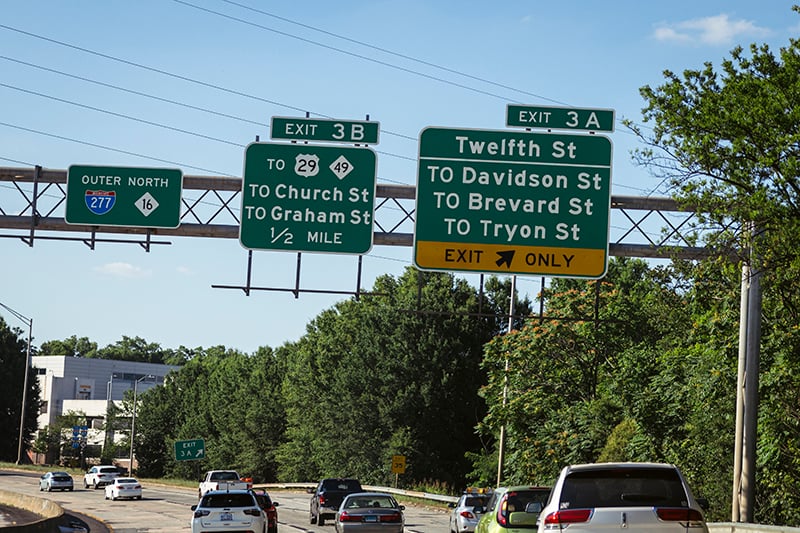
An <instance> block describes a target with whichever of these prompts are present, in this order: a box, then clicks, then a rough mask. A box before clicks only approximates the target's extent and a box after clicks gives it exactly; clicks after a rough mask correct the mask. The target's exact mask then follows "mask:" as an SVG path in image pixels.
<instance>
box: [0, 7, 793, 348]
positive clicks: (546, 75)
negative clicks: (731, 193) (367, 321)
mask: <svg viewBox="0 0 800 533" xmlns="http://www.w3.org/2000/svg"><path fill="white" fill-rule="evenodd" d="M792 4H793V0H792V1H783V0H774V1H773V0H768V1H766V2H758V3H757V2H752V1H744V0H737V1H702V2H698V1H692V2H689V1H681V0H679V1H675V2H670V3H665V2H642V1H640V0H635V1H634V0H630V1H628V0H624V1H614V2H589V1H570V2H553V1H546V2H545V1H521V0H520V1H504V2H492V3H489V2H477V1H459V2H452V1H442V2H422V1H394V0H385V1H342V2H327V1H307V2H257V1H256V0H237V1H236V2H229V1H225V0H185V1H184V0H180V1H178V0H142V1H137V2H99V1H70V2H66V1H54V0H49V1H41V2H5V3H4V4H3V7H2V17H0V73H2V75H0V123H2V124H0V166H8V167H30V166H32V165H36V164H38V165H41V166H43V167H45V168H50V169H66V168H67V167H68V166H69V165H71V164H88V165H107V166H133V167H148V166H156V167H164V166H167V167H171V168H181V169H182V170H183V172H184V174H186V175H231V176H241V173H242V167H243V157H244V146H246V145H247V144H248V143H250V142H252V141H253V140H254V139H255V136H256V135H260V136H261V139H262V140H268V139H269V130H268V125H269V120H270V117H272V116H302V115H303V113H304V112H305V111H308V112H310V113H311V114H312V116H315V115H324V116H329V117H336V118H340V119H353V120H360V119H364V118H365V117H366V116H367V115H369V117H370V119H372V120H377V121H379V122H380V124H381V128H382V130H383V133H381V139H380V144H379V145H377V146H375V147H374V148H375V150H376V151H377V152H378V172H377V176H378V179H377V181H378V183H392V184H407V185H413V184H414V183H415V182H416V161H415V159H416V155H417V142H416V141H415V139H416V138H417V137H418V135H419V132H420V131H421V130H422V129H423V128H425V127H427V126H447V127H463V128H475V129H502V128H503V127H505V110H506V105H507V104H509V103H525V104H531V105H551V106H552V105H555V106H577V107H588V108H601V109H606V108H610V109H614V110H615V111H616V117H617V120H618V124H617V129H616V131H615V132H614V133H613V134H611V138H612V140H613V144H614V165H613V170H612V175H613V181H612V183H613V185H612V193H613V194H617V195H632V196H643V195H653V194H655V195H661V194H663V191H661V190H660V189H659V185H660V184H659V181H658V180H657V179H656V178H653V177H651V176H650V175H649V174H648V173H647V171H646V169H642V168H638V167H636V166H634V165H633V164H632V163H631V158H630V151H631V149H633V148H635V147H636V142H635V139H634V138H633V136H632V135H631V134H630V133H628V132H627V131H626V130H625V129H624V128H623V127H622V126H621V125H619V121H620V120H622V119H626V118H627V119H631V120H633V121H635V122H639V121H640V117H641V114H640V111H641V108H642V107H644V102H643V100H642V99H641V97H640V96H639V92H638V91H639V88H640V87H642V86H644V85H653V86H655V85H658V84H660V83H661V82H662V81H663V74H662V72H663V71H664V70H665V69H669V70H672V71H675V72H682V71H683V70H685V69H696V68H701V67H702V66H703V63H704V62H707V61H710V62H712V63H713V64H714V65H715V66H718V65H719V64H720V62H721V61H722V60H723V59H725V58H727V57H729V52H730V50H731V49H732V48H733V47H734V46H736V45H742V46H745V47H747V46H749V44H750V43H767V44H769V45H770V47H771V48H772V49H773V50H774V51H776V52H777V50H778V48H779V47H781V46H785V45H787V44H788V42H789V39H790V38H792V37H797V36H798V34H799V33H800V18H799V17H798V15H797V14H795V13H794V12H793V11H792V10H791V6H792ZM81 49H82V50H81ZM108 56H110V57H113V58H116V60H114V59H111V58H109V57H108ZM143 67H145V68H143ZM46 69H50V70H46ZM54 70H55V71H58V72H60V73H61V74H59V73H56V72H53V71H54ZM158 71H160V72H158ZM168 74H171V75H168ZM79 78H84V79H79ZM189 79H191V80H196V81H200V82H202V83H203V84H205V85H203V84H199V83H196V82H190V81H188V80H189ZM88 80H93V81H94V82H95V83H92V82H91V81H88ZM97 82H101V83H104V84H108V85H114V86H118V87H122V88H125V89H128V90H129V91H136V92H138V93H143V94H147V95H152V96H157V97H158V98H161V99H162V100H156V99H153V98H148V97H146V96H142V95H141V94H139V95H137V94H133V93H131V92H125V91H121V90H118V89H112V88H109V87H107V86H103V85H100V84H98V83H97ZM210 85H213V86H216V87H218V88H212V87H210ZM219 88H222V89H224V90H221V89H219ZM34 93H40V94H34ZM237 93H238V94H237ZM164 100H172V101H174V102H181V103H183V104H186V105H188V106H194V107H195V108H202V109H205V110H210V111H213V112H214V113H216V114H212V113H209V112H205V111H200V110H197V109H191V108H188V107H186V106H178V105H175V104H173V103H169V102H165V101H164ZM75 104H80V105H82V106H84V107H79V106H77V105H75ZM86 106H90V107H93V108H96V109H102V110H105V111H106V112H101V111H98V110H91V109H87V107H86ZM111 113H115V114H116V115H113V114H111ZM220 114H225V115H229V117H231V118H228V117H223V116H220ZM119 115H125V116H127V117H131V118H133V119H136V120H132V119H131V118H124V117H122V116H119ZM145 122H149V123H150V124H147V123H145ZM176 130H183V131H182V132H179V131H176ZM187 132H191V133H187ZM387 132H390V133H387ZM208 137H213V139H209V138H208ZM100 146H102V147H106V148H111V149H110V150H109V149H104V148H101V147H100ZM165 161H168V162H170V163H169V164H168V163H165ZM18 195H19V193H18V192H17V191H16V190H15V189H13V186H11V184H8V183H2V184H0V209H3V210H5V211H6V212H7V213H8V214H17V213H16V212H14V211H13V210H14V209H15V208H16V209H19V208H20V207H19V206H18V205H17V204H18V200H17V197H18ZM196 195H197V193H196V192H192V193H189V192H185V193H184V197H185V198H187V197H188V198H190V199H191V198H193V197H196ZM237 207H238V203H237ZM55 216H63V211H60V212H59V211H57V212H56V215H55ZM615 229H616V230H618V227H617V225H615V223H614V220H613V219H612V235H613V232H614V231H615ZM406 231H410V230H406ZM8 234H9V232H7V231H4V230H0V235H8ZM170 240H171V242H172V245H170V246H157V247H154V248H153V249H152V250H151V251H150V252H149V253H146V252H145V251H144V250H143V249H142V248H140V247H139V246H136V245H131V244H100V245H98V246H97V247H96V249H95V250H94V251H92V250H90V249H89V248H88V247H87V246H85V245H83V244H80V243H76V242H57V241H52V240H38V241H36V242H35V245H34V246H33V247H28V246H27V245H25V244H23V243H22V242H21V241H20V240H19V239H13V238H2V239H0V257H2V261H0V265H2V267H1V270H0V272H1V273H2V275H0V303H3V304H5V305H7V306H9V307H11V308H13V309H15V310H16V311H18V312H19V313H21V314H23V315H25V316H27V317H31V318H33V320H34V328H33V329H34V331H33V333H34V344H35V345H39V344H41V343H42V342H44V341H47V340H53V339H64V338H66V337H69V336H71V335H78V336H80V337H88V338H89V339H91V340H93V341H95V342H97V343H98V344H99V345H100V346H106V345H108V344H111V343H114V342H116V341H117V340H119V339H121V338H122V336H123V335H127V336H130V337H134V336H139V337H142V338H144V339H146V340H147V341H149V342H156V343H159V344H160V345H161V346H162V347H165V348H177V347H178V346H179V345H184V346H187V347H197V346H204V347H208V346H214V345H219V344H222V345H225V346H228V347H230V348H237V349H240V350H243V351H245V352H252V351H254V350H256V349H257V348H258V347H259V346H272V347H277V346H279V345H281V344H283V343H284V342H287V341H294V340H296V339H298V338H299V337H300V336H302V334H303V333H304V332H305V328H306V324H307V323H308V322H309V320H311V319H313V317H314V316H316V315H317V314H318V313H319V312H321V311H322V310H324V309H326V308H328V307H330V306H331V305H333V304H334V303H335V302H336V301H337V300H338V299H340V298H342V297H341V296H332V295H315V294H304V295H301V296H300V298H298V299H295V298H294V297H293V296H292V295H291V294H287V293H283V292H269V291H260V292H255V293H253V294H252V295H251V296H249V297H247V296H245V295H244V294H243V293H242V292H241V291H237V290H223V289H215V288H212V285H241V284H243V283H244V281H245V273H246V260H247V252H246V251H245V250H244V249H243V248H242V247H241V245H240V244H239V243H238V241H236V240H232V239H231V240H222V239H200V238H172V239H170ZM254 255H255V263H254V278H253V284H254V285H257V286H267V287H293V286H294V282H295V279H294V272H295V266H296V255H295V254H294V253H281V252H270V251H259V252H256V253H255V254H254ZM411 263H412V249H411V248H408V247H387V246H375V247H373V249H372V251H371V252H370V253H369V254H368V255H366V256H365V257H364V263H363V268H364V273H363V281H362V285H363V286H365V287H367V288H368V287H370V286H371V284H372V280H374V279H375V277H377V276H379V275H382V274H393V275H399V274H400V273H401V272H402V271H403V269H404V268H405V267H406V266H408V265H410V264H411ZM356 273H357V262H356V259H355V258H354V257H351V256H337V255H331V254H303V266H302V285H303V286H304V287H307V288H314V289H329V290H351V289H353V288H354V287H355V284H356ZM463 277H466V278H468V279H470V280H471V281H474V280H475V279H476V277H475V276H474V275H463ZM518 288H519V289H520V290H521V291H522V292H523V293H526V294H529V295H531V297H533V296H534V295H535V293H536V292H537V290H538V289H539V278H520V279H519V281H518ZM2 316H3V317H4V318H5V319H6V321H7V322H9V324H11V325H13V326H17V327H23V326H24V324H22V323H21V322H20V321H19V320H17V319H16V318H14V317H13V316H10V315H9V314H8V313H7V312H5V311H3V312H2Z"/></svg>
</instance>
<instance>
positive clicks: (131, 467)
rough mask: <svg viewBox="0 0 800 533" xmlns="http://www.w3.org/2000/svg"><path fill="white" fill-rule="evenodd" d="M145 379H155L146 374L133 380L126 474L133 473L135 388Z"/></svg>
mask: <svg viewBox="0 0 800 533" xmlns="http://www.w3.org/2000/svg"><path fill="white" fill-rule="evenodd" d="M145 379H155V376H154V375H152V374H148V375H146V376H142V377H140V378H139V379H137V380H136V381H134V382H133V414H132V416H131V454H130V457H129V458H128V474H130V475H133V442H134V440H135V439H136V389H137V387H138V385H139V382H140V381H144V380H145Z"/></svg>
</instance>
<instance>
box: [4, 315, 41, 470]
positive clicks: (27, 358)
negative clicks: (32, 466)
mask: <svg viewBox="0 0 800 533" xmlns="http://www.w3.org/2000/svg"><path fill="white" fill-rule="evenodd" d="M0 307H2V308H3V309H5V310H6V311H8V312H9V313H11V314H12V315H14V316H15V317H17V318H18V319H19V320H21V321H22V322H25V323H26V324H27V325H28V349H27V352H26V354H25V378H24V379H23V380H22V406H21V408H20V411H19V441H18V443H19V445H18V447H17V464H18V465H19V464H22V447H23V446H22V444H23V437H24V436H25V405H27V403H28V374H29V372H30V367H31V342H32V341H33V319H32V318H28V317H26V316H24V315H22V314H20V313H18V312H16V311H14V310H13V309H11V308H10V307H8V306H7V305H4V304H2V303H0Z"/></svg>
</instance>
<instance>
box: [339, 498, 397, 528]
mask: <svg viewBox="0 0 800 533" xmlns="http://www.w3.org/2000/svg"><path fill="white" fill-rule="evenodd" d="M404 510H405V507H404V506H402V505H399V504H398V503H397V500H395V499H394V498H393V497H392V496H391V495H389V494H386V493H383V492H356V493H355V494H349V495H347V496H345V498H344V500H342V505H341V506H340V507H339V511H337V513H336V519H335V522H334V526H335V527H336V531H337V533H403V526H404V525H405V518H404V517H403V511H404Z"/></svg>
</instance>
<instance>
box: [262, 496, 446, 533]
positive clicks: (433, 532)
mask: <svg viewBox="0 0 800 533" xmlns="http://www.w3.org/2000/svg"><path fill="white" fill-rule="evenodd" d="M269 494H270V496H271V497H272V499H273V500H274V501H277V502H278V503H279V504H280V505H279V506H278V524H279V529H280V530H281V531H279V533H286V530H287V528H290V529H292V530H295V531H305V532H309V533H333V532H334V526H333V521H328V520H326V521H325V525H324V526H320V525H318V524H311V523H310V521H309V516H310V501H311V496H309V495H308V494H306V493H305V492H289V491H276V490H269ZM400 503H401V504H403V505H405V506H406V510H405V512H404V516H405V531H406V533H449V530H450V522H449V520H450V515H449V510H448V509H446V508H439V507H434V506H426V505H418V504H412V503H408V502H402V501H401V502H400Z"/></svg>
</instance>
